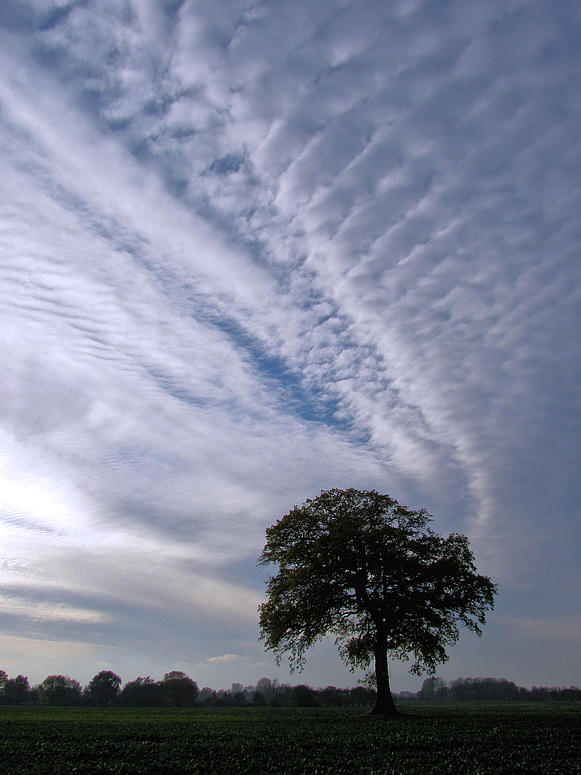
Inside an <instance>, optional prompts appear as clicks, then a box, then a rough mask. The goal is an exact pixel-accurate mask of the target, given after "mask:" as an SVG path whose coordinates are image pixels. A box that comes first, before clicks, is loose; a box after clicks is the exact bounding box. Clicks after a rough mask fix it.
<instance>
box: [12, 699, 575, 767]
mask: <svg viewBox="0 0 581 775" xmlns="http://www.w3.org/2000/svg"><path fill="white" fill-rule="evenodd" d="M405 713H406V716H405V718H402V719H397V720H395V721H392V720H383V719H377V718H372V717H368V716H366V715H365V714H364V713H363V712H361V711H357V710H354V709H349V710H343V709H336V710H335V709H313V710H306V709H304V710H302V709H284V708H281V709H273V710H271V709H266V708H255V709H252V708H240V709H230V708H224V709H204V708H200V709H192V710H183V711H180V710H177V709H176V710H172V709H155V710H129V709H121V708H119V709H87V708H71V709H66V708H7V707H4V708H0V771H1V772H2V775H16V774H18V775H28V774H29V773H30V774H31V775H32V773H47V774H48V773H51V775H54V774H55V773H57V774H58V773H67V775H68V774H69V773H70V775H73V774H74V773H91V774H96V773H116V774H117V775H132V774H133V773H140V774H143V775H177V774H178V773H180V774H181V773H183V774H184V775H185V773H188V774H189V775H222V773H224V775H226V773H227V774H228V775H232V773H254V772H256V773H261V775H263V774H264V773H273V774H274V773H278V774H279V775H301V774H302V773H309V774H311V773H312V775H323V774H324V775H342V774H343V773H345V774H349V775H353V774H355V775H358V774H359V773H364V774H365V775H412V774H413V775H416V774H417V775H420V774H421V775H444V773H446V775H451V774H454V775H517V773H527V775H535V774H538V775H549V773H550V774H551V775H553V774H554V775H581V706H580V704H579V703H571V704H568V705H567V704H565V703H559V704H555V705H547V704H544V703H538V704H535V703H530V704H522V705H515V704H514V703H513V704H510V705H508V704H506V705H503V704H500V703H495V704H493V705H484V704H482V705H477V704H472V705H468V704H462V705H452V706H450V705H432V706H425V705H422V706H419V705H413V704H410V705H409V706H406V707H405Z"/></svg>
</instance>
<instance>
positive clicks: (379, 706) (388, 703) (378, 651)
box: [371, 636, 399, 716]
mask: <svg viewBox="0 0 581 775" xmlns="http://www.w3.org/2000/svg"><path fill="white" fill-rule="evenodd" d="M373 652H374V654H375V679H376V685H377V700H376V701H375V707H374V708H373V710H372V711H371V712H372V713H373V714H374V715H378V716H399V711H398V709H397V708H396V707H395V703H394V701H393V697H392V696H391V689H390V687H389V668H388V665H387V640H386V639H385V638H381V636H378V638H377V643H376V644H375V648H374V649H373Z"/></svg>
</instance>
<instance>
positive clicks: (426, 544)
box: [259, 489, 496, 715]
mask: <svg viewBox="0 0 581 775" xmlns="http://www.w3.org/2000/svg"><path fill="white" fill-rule="evenodd" d="M430 522H431V517H430V515H429V514H428V513H427V512H426V511H425V510H423V509H422V510H420V511H413V510H411V509H408V508H406V507H404V506H401V505H400V504H399V503H398V502H397V501H396V500H394V499H393V498H391V497H390V496H389V495H382V494H380V493H378V492H376V491H374V490H372V491H359V490H355V489H349V490H329V491H326V492H322V493H321V495H320V496H319V497H318V498H315V499H314V500H307V501H306V503H305V504H304V505H303V506H301V507H298V506H295V508H294V509H292V511H290V512H289V513H288V514H286V515H285V516H284V517H282V518H281V519H280V520H279V521H278V522H277V523H276V524H274V525H273V526H272V527H270V528H268V529H267V531H266V538H267V540H266V545H265V547H264V549H263V552H262V554H261V556H260V558H259V563H260V564H261V565H263V566H266V565H269V564H273V565H276V566H278V573H276V575H274V576H272V577H271V578H270V579H269V581H268V586H267V601H266V602H265V603H263V604H262V605H261V606H260V607H259V612H260V627H261V636H262V638H263V639H264V640H265V643H266V648H267V649H271V650H273V651H274V652H275V654H276V657H277V660H278V661H280V658H281V655H282V654H283V653H285V652H286V653H288V654H289V658H290V666H291V670H294V669H295V668H299V669H301V668H302V666H303V664H304V661H305V652H306V650H307V649H308V648H310V647H311V646H312V645H313V644H314V643H315V642H317V641H318V640H321V639H322V638H323V637H324V636H326V635H328V634H331V635H334V636H335V638H336V642H337V645H338V647H339V651H340V654H341V656H342V658H343V659H344V661H345V662H346V663H347V664H348V665H349V666H350V667H352V668H353V667H355V666H361V667H367V666H368V665H369V664H370V663H371V662H372V661H374V663H375V678H376V686H377V703H376V706H375V709H374V712H376V713H382V714H391V715H395V714H396V713H397V711H396V708H395V705H394V703H393V699H392V696H391V691H390V688H389V671H388V656H390V657H391V658H394V659H399V660H408V659H409V658H410V656H411V657H413V660H414V661H413V664H412V666H411V669H410V672H412V673H415V674H418V675H420V674H421V673H422V672H426V671H427V672H428V673H433V672H434V671H435V668H436V666H437V665H438V664H440V663H441V662H445V661H446V660H447V659H448V656H447V653H446V648H447V647H448V646H450V645H452V644H454V643H456V641H457V640H458V637H459V625H462V626H464V627H467V628H468V629H469V630H472V631H473V632H475V633H476V634H478V635H480V634H481V625H483V624H485V621H486V620H485V613H486V611H487V610H488V609H492V608H493V606H494V595H495V594H496V586H495V585H494V584H493V583H492V581H491V580H490V579H489V578H488V577H486V576H481V575H479V574H478V573H477V572H476V567H475V564H474V556H473V554H472V552H471V550H470V548H469V543H468V539H467V538H466V536H463V535H459V534H456V533H453V534H451V535H449V536H448V537H447V538H443V537H441V536H439V535H438V534H436V533H434V532H433V531H432V530H431V528H430V527H429V523H430Z"/></svg>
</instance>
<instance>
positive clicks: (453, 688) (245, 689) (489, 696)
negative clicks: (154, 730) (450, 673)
mask: <svg viewBox="0 0 581 775" xmlns="http://www.w3.org/2000/svg"><path fill="white" fill-rule="evenodd" d="M395 698H396V699H399V700H404V701H423V702H442V701H456V702H470V701H472V702H474V701H482V700H485V701H498V702H511V701H520V702H526V701H533V702H542V701H553V702H554V701H564V700H581V688H579V687H577V686H570V687H568V688H562V687H558V688H556V687H552V688H549V687H545V686H541V687H537V686H533V687H532V688H531V689H524V688H523V687H522V686H516V684H514V683H513V682H512V681H507V680H506V679H504V678H458V679H456V680H455V681H451V682H446V681H444V680H443V679H442V678H436V677H431V678H427V679H426V680H425V681H424V683H423V684H422V688H421V689H420V691H419V692H416V693H412V692H401V693H399V694H395ZM375 702H376V692H375V689H373V688H370V687H368V686H356V687H353V688H350V689H342V688H337V687H336V686H326V687H324V688H318V689H315V688H313V687H311V686H307V685H306V684H298V685H296V686H291V685H290V684H281V683H279V682H278V681H277V679H271V678H261V679H260V680H259V681H258V683H257V684H256V685H252V686H243V685H242V684H241V683H234V684H232V688H231V689H229V690H225V689H219V690H218V691H216V690H214V689H211V688H210V687H208V686H205V687H204V688H203V689H201V690H200V689H199V688H198V685H197V683H196V682H195V681H194V680H193V679H192V678H190V677H189V676H188V675H186V674H185V673H183V672H181V671H179V670H173V671H171V672H169V673H166V674H165V675H164V677H163V679H162V680H161V681H155V680H154V679H153V678H151V677H150V676H147V677H145V678H136V679H135V680H134V681H129V682H128V683H126V684H125V685H124V686H123V685H122V681H121V678H120V677H119V676H118V675H117V674H116V673H113V672H112V671H110V670H102V671H101V672H100V673H98V674H97V675H95V676H94V677H93V678H92V679H91V681H89V683H88V684H87V685H86V686H84V687H83V686H81V684H80V683H79V682H78V681H76V680H75V679H74V678H70V677H69V676H65V675H49V676H47V678H45V680H44V681H43V682H42V683H41V684H38V685H37V686H32V687H31V686H30V684H29V682H28V678H27V677H26V676H23V675H18V676H16V678H8V676H7V674H6V672H5V671H4V670H0V705H56V706H82V705H85V706H93V707H181V708H191V707H244V706H246V707H265V706H269V707H360V708H372V707H373V706H374V704H375Z"/></svg>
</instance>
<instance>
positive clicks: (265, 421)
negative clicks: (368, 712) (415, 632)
mask: <svg viewBox="0 0 581 775" xmlns="http://www.w3.org/2000/svg"><path fill="white" fill-rule="evenodd" d="M580 237H581V6H580V5H579V3H578V2H575V0H556V1H555V0H546V1H545V0H539V1H535V0H487V2H482V0H450V1H449V2H447V1H444V0H308V2H307V0H266V1H263V2H261V1H260V0H222V2H216V1H215V0H195V1H194V0H76V1H75V0H0V374H1V377H0V552H1V558H0V668H1V669H4V670H5V671H6V672H7V673H8V674H9V675H10V676H12V677H13V676H15V675H17V674H19V673H22V674H25V675H27V676H28V678H29V680H30V682H31V684H32V683H38V682H41V681H42V680H43V679H44V678H45V677H46V676H47V675H49V674H54V673H59V674H66V675H70V676H72V677H74V678H76V679H77V680H79V681H81V683H86V682H88V681H89V680H90V679H91V677H92V676H93V675H95V674H96V673H97V672H99V671H100V670H103V669H112V670H114V671H115V672H117V673H118V674H119V675H120V676H121V678H122V679H123V681H129V680H133V679H134V678H136V677H137V676H145V675H151V676H152V677H154V678H156V679H159V678H161V677H162V676H163V674H164V673H165V672H168V671H169V670H174V669H179V670H183V671H185V672H187V673H188V674H189V675H190V676H191V677H192V678H194V679H195V680H196V681H197V683H198V684H199V686H200V687H202V686H211V687H213V688H215V689H218V688H228V687H229V686H230V684H231V683H232V682H241V683H243V684H245V685H246V684H253V683H256V681H257V680H258V679H259V678H260V677H262V676H267V677H271V678H275V677H277V678H278V679H279V680H280V681H281V682H285V681H290V682H291V683H309V684H310V685H312V686H325V685H327V684H333V685H336V686H353V685H356V683H357V680H359V678H360V677H361V674H360V673H355V674H351V673H350V672H349V670H348V669H347V668H346V667H345V666H344V665H343V664H342V663H341V661H340V659H339V657H338V656H337V653H336V649H335V647H334V644H333V642H332V640H331V641H328V642H323V643H321V644H320V645H318V646H316V647H315V648H314V649H313V650H312V652H310V654H309V658H308V661H307V666H306V668H305V670H304V672H303V673H302V674H298V673H295V674H293V675H290V674H289V672H288V668H287V663H286V662H285V661H284V660H283V662H282V664H281V666H280V667H277V666H276V664H275V662H274V659H273V657H272V654H270V653H268V652H265V650H264V647H263V643H262V642H260V641H259V628H258V614H257V606H258V605H259V604H260V602H261V601H263V600H264V599H265V584H266V581H267V579H268V572H265V571H264V570H261V569H259V568H257V566H256V561H257V557H258V555H259V554H260V552H261V550H262V547H263V545H264V541H265V529H266V528H267V527H268V526H269V525H271V524H273V523H274V522H276V521H277V520H278V519H279V518H280V517H281V516H283V515H284V514H285V513H287V512H288V511H289V510H290V509H292V508H293V506H295V505H301V504H302V503H303V502H304V501H305V500H306V499H307V498H313V497H316V496H317V495H318V494H319V493H320V492H321V490H327V489H330V488H335V487H337V488H341V489H344V488H348V487H355V488H359V489H376V490H378V491H380V492H384V493H389V494H390V495H392V496H393V497H394V498H396V499H397V500H399V501H400V502H401V503H403V504H404V505H406V506H408V507H409V508H412V509H419V508H426V509H427V510H428V511H429V513H430V514H432V515H433V516H434V521H433V524H432V527H433V529H434V530H436V531H437V532H438V533H442V534H445V535H447V534H448V533H450V532H460V533H464V534H466V535H467V536H468V537H469V539H470V544H471V547H472V549H473V551H474V554H475V557H476V563H477V567H478V570H479V572H481V573H484V574H485V575H489V576H490V577H491V578H492V579H493V580H494V581H495V582H496V583H497V584H498V597H497V603H496V608H495V611H494V612H493V613H492V614H490V615H489V616H488V622H487V625H486V627H485V628H484V633H483V635H482V638H480V639H478V638H477V637H475V636H474V635H473V634H471V633H467V632H466V633H464V634H463V635H462V636H461V638H460V641H459V643H458V645H457V646H455V647H454V648H453V649H451V650H450V652H449V655H450V660H449V662H448V663H446V664H445V665H443V666H442V667H441V668H440V669H439V671H438V675H439V676H441V677H443V678H445V679H446V680H451V679H455V678H457V677H459V676H463V677H467V676H473V677H476V676H492V677H498V678H501V677H504V678H507V679H509V680H512V681H515V683H517V684H518V685H521V686H527V687H528V686H532V685H546V686H569V685H579V684H580V683H581V673H580V663H579V648H580V639H581V610H580V605H579V600H580V597H581V595H580V592H581V584H580V581H581V562H580V557H581V530H580V524H581V520H580V512H581V506H580V504H581V476H580V475H579V471H580V468H581V465H580V464H581V358H580V357H579V356H580V333H581V304H580V299H581V270H580V260H579V250H580V247H579V246H580ZM408 668H409V664H408V665H407V666H406V664H405V663H402V664H398V663H396V664H394V665H392V675H393V688H394V689H395V690H396V691H401V690H403V689H408V690H414V691H415V690H417V689H418V688H419V687H420V686H421V682H422V679H421V678H419V679H418V678H415V677H412V676H410V675H409V674H408V672H407V670H408Z"/></svg>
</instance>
